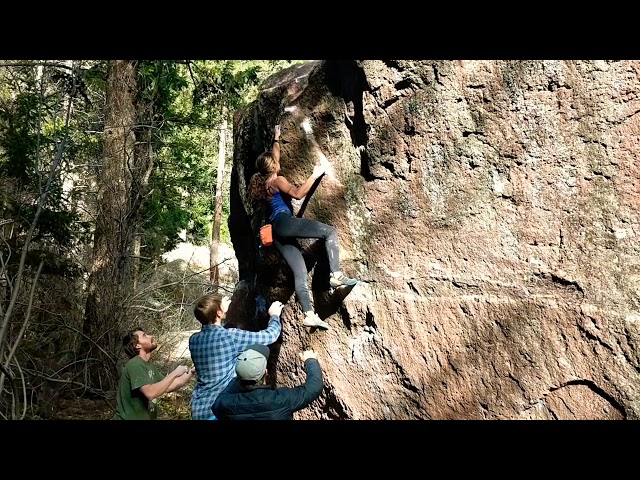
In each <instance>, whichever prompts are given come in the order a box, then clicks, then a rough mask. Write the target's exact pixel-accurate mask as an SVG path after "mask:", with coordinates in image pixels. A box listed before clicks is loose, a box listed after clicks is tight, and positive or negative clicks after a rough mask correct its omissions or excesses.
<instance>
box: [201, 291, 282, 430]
mask: <svg viewBox="0 0 640 480" xmlns="http://www.w3.org/2000/svg"><path fill="white" fill-rule="evenodd" d="M230 303H231V300H230V299H229V298H227V297H224V298H223V297H222V296H221V295H220V294H218V293H209V294H206V295H204V296H203V297H202V298H201V299H200V300H198V303H197V305H196V306H195V308H194V311H193V313H194V315H195V317H196V318H197V319H198V321H200V323H202V330H200V331H199V332H197V333H194V334H193V335H191V337H190V338H189V351H190V353H191V360H192V361H193V364H194V366H195V368H196V373H197V381H196V385H195V387H194V388H193V393H192V395H191V418H192V419H193V420H208V419H210V418H212V417H211V415H212V413H211V406H212V405H213V402H215V400H216V398H217V397H218V395H219V394H220V392H222V390H224V389H225V387H226V386H227V385H228V384H229V382H230V381H231V380H233V378H234V377H235V376H236V370H235V368H236V360H237V359H238V357H239V356H240V353H242V352H243V351H244V349H245V348H247V347H248V346H249V345H252V344H254V343H257V344H260V345H270V344H272V343H273V342H275V341H276V340H277V339H278V337H279V336H280V331H281V330H282V325H281V324H280V313H281V312H282V308H283V305H282V303H281V302H277V301H276V302H273V303H272V304H271V306H270V307H269V324H268V325H267V328H265V329H264V330H260V331H259V332H251V331H249V330H242V329H239V328H224V327H223V326H222V320H223V319H224V317H225V316H226V314H227V310H228V308H229V304H230Z"/></svg>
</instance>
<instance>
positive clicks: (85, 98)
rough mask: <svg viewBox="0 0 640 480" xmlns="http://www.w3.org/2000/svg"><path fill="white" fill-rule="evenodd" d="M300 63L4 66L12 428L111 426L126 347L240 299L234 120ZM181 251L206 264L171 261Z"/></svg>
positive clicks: (0, 149) (0, 367)
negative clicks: (64, 422)
mask: <svg viewBox="0 0 640 480" xmlns="http://www.w3.org/2000/svg"><path fill="white" fill-rule="evenodd" d="M301 62H304V61H302V60H172V61H166V60H44V61H43V60H20V61H12V60H0V182H1V187H0V419H13V420H21V419H59V418H79V419H80V418H82V419H106V418H110V417H111V416H112V415H113V412H114V408H115V391H116V387H117V380H118V377H119V373H120V371H121V368H122V365H123V363H124V361H125V360H126V358H124V356H123V353H122V350H121V337H122V332H124V331H126V330H127V329H129V328H134V327H138V326H141V327H143V328H144V329H145V330H146V331H149V332H150V333H153V334H155V335H157V336H159V337H160V338H168V335H170V334H171V333H172V332H183V331H189V330H191V329H193V328H195V326H194V325H195V323H194V322H195V320H194V318H193V310H192V303H193V300H194V299H196V298H198V297H199V296H200V295H201V294H203V293H205V292H209V291H222V292H225V291H226V292H230V291H231V290H232V289H233V284H232V283H229V278H228V276H225V275H224V274H223V273H221V272H223V270H224V265H221V264H220V260H219V258H220V255H219V252H220V250H221V249H223V248H227V249H228V248H229V245H230V239H229V231H228V226H227V217H228V213H229V202H228V177H229V171H230V166H231V158H232V154H233V148H232V139H233V132H232V126H233V121H232V119H233V114H234V112H235V111H237V110H238V109H241V108H243V107H244V106H246V105H248V104H249V103H250V102H252V101H253V100H254V99H255V98H256V95H257V93H258V89H259V86H260V84H261V83H262V82H263V81H264V80H265V79H266V78H267V77H269V76H270V75H272V74H273V73H275V72H277V71H279V70H281V69H283V68H287V67H288V66H290V65H293V64H295V63H301ZM182 241H186V242H188V243H189V244H193V245H195V246H200V247H204V248H208V249H209V254H210V255H209V260H210V261H209V265H207V266H205V267H204V268H202V267H201V266H199V265H198V264H197V263H192V262H189V261H186V262H185V261H183V262H175V261H174V262H171V261H168V260H167V257H166V254H167V252H171V251H172V250H174V249H175V248H176V247H177V246H178V245H179V244H180V243H181V242H182ZM232 280H233V279H232V278H231V281H232ZM162 348H163V345H162V342H160V348H159V350H160V349H162ZM161 358H164V359H165V360H164V364H161V365H160V367H161V370H163V371H165V372H166V371H167V369H168V368H171V366H172V365H171V362H172V361H173V360H172V358H171V356H170V355H165V356H164V357H161ZM190 394H191V390H190V388H185V389H182V390H181V391H180V392H175V393H174V394H170V395H166V396H164V397H163V398H162V399H161V405H160V407H161V411H162V412H164V416H165V418H172V419H188V418H190V416H189V399H190Z"/></svg>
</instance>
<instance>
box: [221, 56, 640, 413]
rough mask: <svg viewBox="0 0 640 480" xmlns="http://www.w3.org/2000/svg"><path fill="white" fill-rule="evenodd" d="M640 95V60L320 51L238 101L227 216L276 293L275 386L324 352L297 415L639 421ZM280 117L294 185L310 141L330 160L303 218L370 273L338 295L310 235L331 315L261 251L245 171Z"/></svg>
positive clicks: (246, 268)
mask: <svg viewBox="0 0 640 480" xmlns="http://www.w3.org/2000/svg"><path fill="white" fill-rule="evenodd" d="M639 95H640V62H639V61H612V62H608V61H401V60H397V61H318V62H310V63H307V64H303V65H302V66H298V67H293V68H290V69H288V70H285V71H283V72H280V73H279V74H277V75H275V76H274V77H272V78H270V79H269V80H268V81H267V82H265V84H264V85H263V87H262V90H261V93H260V96H259V98H258V99H257V101H256V102H254V103H253V104H252V105H250V106H249V107H248V108H247V109H246V110H244V111H242V112H239V113H238V114H237V115H236V119H235V125H234V132H235V133H234V135H235V142H234V148H235V150H234V170H233V174H232V186H231V217H230V231H231V237H232V240H233V244H234V249H235V252H236V256H237V258H238V266H239V277H240V280H241V283H242V285H243V287H242V288H244V290H243V291H246V289H247V288H248V287H247V285H249V286H250V287H251V288H255V289H256V291H257V292H258V293H259V294H260V295H261V296H262V297H264V299H266V304H267V306H268V304H270V302H271V301H273V300H281V301H283V302H285V303H286V302H288V303H287V307H286V308H285V310H284V311H283V334H282V336H281V339H280V340H279V342H278V343H277V344H276V345H274V346H273V350H274V354H273V355H272V358H271V364H270V372H271V375H272V377H271V379H272V382H275V383H277V384H278V385H286V386H295V385H298V384H300V383H301V382H302V381H303V380H304V378H305V374H304V370H303V366H302V364H301V361H300V360H299V358H298V356H297V355H298V353H299V352H300V351H301V350H302V349H305V348H313V349H314V350H316V351H317V352H318V354H319V359H320V362H321V365H322V367H323V371H324V385H325V387H324V391H323V394H322V396H321V397H320V399H318V400H317V401H316V402H314V403H313V404H312V405H310V406H309V407H307V408H306V409H304V410H302V411H300V412H298V413H297V414H296V418H299V419H638V418H640V359H639V355H638V346H639V345H640V335H639V331H640V273H638V272H639V271H640V270H639V266H640V256H639V253H640V248H639V244H638V234H639V225H638V215H639V206H640V190H639V187H640V182H639V181H640V163H639V162H638V161H637V160H636V158H637V157H638V155H639V153H640V140H639V139H640V136H639V134H640V97H639ZM285 107H296V108H295V109H293V111H288V112H286V113H284V108H285ZM290 110H291V109H290ZM305 119H307V120H309V122H310V125H311V127H312V129H313V135H312V136H309V135H306V134H305V133H304V130H303V129H302V128H301V126H300V125H301V123H302V122H303V121H304V120H305ZM278 122H279V123H280V124H281V126H282V137H281V148H282V150H281V151H282V153H281V157H282V158H281V164H282V173H283V174H284V175H285V176H286V177H287V178H288V179H289V180H290V181H291V182H292V183H295V184H300V183H302V182H303V181H304V180H305V179H306V178H307V177H308V176H309V175H310V174H311V171H312V169H313V164H314V162H315V161H316V159H315V158H313V155H312V154H311V149H310V147H311V144H312V141H311V140H315V141H316V142H317V144H318V145H319V146H320V148H321V149H322V150H323V152H324V153H325V154H326V156H327V158H328V159H329V162H330V164H331V170H332V171H331V172H330V174H328V175H325V176H324V177H323V179H322V181H321V183H320V185H319V186H318V188H317V190H316V191H315V192H314V193H313V195H312V196H311V198H310V199H308V200H309V202H308V204H307V205H306V206H305V211H304V217H305V218H314V219H317V220H320V221H323V222H325V223H329V224H332V225H335V226H336V228H337V229H338V234H339V241H340V255H341V264H342V267H343V270H344V271H345V272H346V273H347V274H349V275H350V276H357V277H358V278H359V279H361V281H360V283H359V284H358V285H357V286H356V287H355V288H354V290H353V292H351V293H350V295H349V296H347V297H346V299H344V302H342V303H340V302H339V300H340V299H336V298H335V293H333V294H332V293H331V292H330V291H329V290H328V269H327V261H326V254H325V253H324V246H323V245H322V242H321V241H315V242H314V241H308V240H305V241H301V248H302V249H303V252H304V254H305V259H307V260H308V266H309V270H310V275H312V276H313V283H312V285H313V287H312V288H313V290H314V299H315V303H316V308H317V309H318V311H319V312H320V311H322V314H321V316H323V317H325V318H326V319H327V321H328V322H329V323H330V324H331V326H332V329H331V330H329V331H327V332H315V333H311V334H309V333H307V332H306V331H305V329H304V328H303V327H302V311H301V308H300V305H299V303H298V302H297V300H296V297H295V294H294V290H293V277H292V274H291V272H290V270H289V268H288V266H287V265H286V263H285V262H284V260H283V259H282V258H281V257H280V255H279V254H278V253H277V252H276V251H275V250H273V251H269V250H268V249H267V250H265V251H263V252H262V253H260V254H258V250H257V248H256V234H257V228H258V227H259V223H258V222H259V220H257V219H256V218H255V216H254V215H253V212H252V211H251V209H250V207H249V203H248V202H247V198H246V185H247V182H248V180H249V178H250V176H251V174H253V173H254V171H255V165H254V162H255V158H256V157H257V155H258V154H259V153H261V152H262V150H263V149H266V148H270V144H271V139H272V132H273V127H274V125H275V124H276V123H278ZM294 207H295V211H298V208H299V207H300V205H298V204H297V203H294ZM245 297H246V295H245ZM262 297H260V298H262ZM262 313H263V314H262V315H259V316H258V317H257V319H252V320H250V321H246V322H245V325H244V327H245V328H250V329H257V328H261V327H263V326H264V323H265V315H264V308H263V309H262Z"/></svg>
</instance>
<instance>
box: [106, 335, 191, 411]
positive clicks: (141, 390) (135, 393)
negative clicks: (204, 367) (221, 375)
mask: <svg viewBox="0 0 640 480" xmlns="http://www.w3.org/2000/svg"><path fill="white" fill-rule="evenodd" d="M122 346H123V347H124V351H125V353H126V354H127V356H128V357H129V361H128V362H127V364H126V365H125V366H124V369H123V370H122V375H121V376H120V383H119V385H118V394H117V401H116V414H115V415H114V416H113V419H114V420H155V419H156V418H157V417H158V409H157V404H156V399H157V398H158V397H159V396H161V395H164V394H165V393H169V392H174V391H176V390H178V389H179V388H182V387H184V386H185V385H186V384H187V382H188V381H189V380H191V379H192V378H193V375H194V372H195V370H194V369H189V368H187V367H186V366H184V365H179V366H177V367H176V368H175V370H173V371H172V372H171V373H170V374H169V375H167V376H166V377H164V376H163V375H162V374H161V373H160V371H159V370H158V367H156V365H155V364H154V363H153V362H151V361H150V359H151V352H153V351H154V350H155V349H156V348H158V344H157V343H156V339H155V337H154V336H153V335H147V334H146V333H145V332H144V331H143V330H142V329H141V328H136V329H134V330H131V331H130V332H129V333H127V335H125V337H124V338H123V339H122Z"/></svg>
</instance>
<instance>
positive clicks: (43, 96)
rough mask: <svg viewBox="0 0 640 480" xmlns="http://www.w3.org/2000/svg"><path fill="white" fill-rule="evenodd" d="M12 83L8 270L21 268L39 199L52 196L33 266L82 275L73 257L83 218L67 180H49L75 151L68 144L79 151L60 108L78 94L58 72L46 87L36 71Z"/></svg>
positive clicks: (5, 161) (5, 169)
mask: <svg viewBox="0 0 640 480" xmlns="http://www.w3.org/2000/svg"><path fill="white" fill-rule="evenodd" d="M11 80H12V83H10V84H8V85H9V86H10V87H11V88H10V90H11V91H13V92H14V95H12V96H10V95H7V96H5V97H4V98H3V99H2V101H1V102H0V177H1V178H3V181H2V193H1V194H0V199H1V202H0V215H1V217H0V218H2V219H5V220H6V221H7V222H10V224H11V226H12V230H11V232H10V234H9V236H8V237H7V238H4V240H5V242H3V243H2V244H0V254H2V255H3V256H4V257H5V258H7V257H8V258H10V261H9V264H8V265H7V268H9V269H13V268H15V265H16V263H17V261H18V259H19V255H18V254H17V253H18V252H19V251H21V250H22V248H23V245H24V242H25V241H26V239H27V232H28V231H29V229H30V227H31V224H32V223H33V220H34V218H35V215H36V210H37V205H38V200H39V199H40V198H43V197H42V194H43V193H45V192H46V193H47V196H46V199H45V202H44V203H43V205H42V212H41V214H40V218H39V220H38V223H37V224H36V228H35V230H34V235H33V238H32V242H33V246H32V248H31V249H30V251H29V255H28V256H27V267H29V266H35V265H37V264H38V263H39V262H40V260H44V261H45V264H44V270H43V272H44V273H52V274H58V275H62V276H69V275H76V274H77V273H78V272H79V267H78V265H76V264H75V263H74V261H73V260H72V259H71V257H70V255H69V253H70V251H71V248H72V247H73V246H74V244H75V243H76V241H78V240H79V238H80V235H78V234H79V233H80V231H79V230H78V229H76V228H75V223H76V222H77V221H78V215H77V213H76V212H75V211H74V209H73V207H72V206H71V205H70V204H69V201H68V200H69V196H68V195H67V193H66V192H65V191H64V188H63V180H62V177H61V176H59V175H55V176H53V177H52V179H51V181H50V182H48V178H49V175H50V171H51V168H52V165H53V164H54V161H55V159H56V158H57V156H58V155H66V154H69V152H70V151H72V150H71V149H68V150H62V147H63V146H64V145H70V146H72V147H73V142H71V141H70V140H69V137H70V132H71V130H72V129H71V128H70V127H65V126H64V124H63V119H62V118H60V113H59V108H60V105H61V103H62V102H63V101H65V100H68V98H69V95H70V94H72V93H74V94H77V93H78V92H71V90H70V89H69V88H67V87H64V88H60V86H59V82H61V81H63V83H64V82H68V79H67V80H65V79H64V78H63V76H61V75H60V73H59V72H56V71H54V72H52V73H51V74H50V75H48V76H47V75H43V77H42V85H41V86H40V85H38V83H37V82H36V81H35V72H34V71H33V69H22V70H18V71H17V72H16V75H14V76H12V77H11ZM65 85H66V83H65ZM41 87H42V88H41ZM61 142H65V143H64V144H62V143H61ZM67 165H68V162H67Z"/></svg>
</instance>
